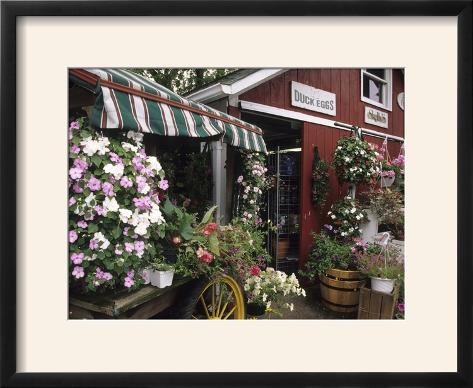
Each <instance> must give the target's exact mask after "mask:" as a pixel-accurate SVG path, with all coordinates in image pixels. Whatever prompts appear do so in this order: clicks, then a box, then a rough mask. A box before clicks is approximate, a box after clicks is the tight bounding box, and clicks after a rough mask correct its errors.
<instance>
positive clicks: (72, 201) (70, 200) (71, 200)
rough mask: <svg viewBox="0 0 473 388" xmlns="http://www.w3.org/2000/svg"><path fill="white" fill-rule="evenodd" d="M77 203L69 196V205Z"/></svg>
mask: <svg viewBox="0 0 473 388" xmlns="http://www.w3.org/2000/svg"><path fill="white" fill-rule="evenodd" d="M76 203H77V201H76V199H75V198H74V197H71V198H69V206H72V205H75V204H76Z"/></svg>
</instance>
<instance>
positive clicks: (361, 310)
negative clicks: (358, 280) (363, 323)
mask: <svg viewBox="0 0 473 388" xmlns="http://www.w3.org/2000/svg"><path fill="white" fill-rule="evenodd" d="M370 299H371V292H370V290H368V289H366V288H364V287H363V288H362V289H361V290H360V303H359V306H358V319H369V309H370Z"/></svg>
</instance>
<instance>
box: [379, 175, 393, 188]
mask: <svg viewBox="0 0 473 388" xmlns="http://www.w3.org/2000/svg"><path fill="white" fill-rule="evenodd" d="M395 178H396V177H395V176H383V177H381V187H390V186H392V184H393V183H394V179H395Z"/></svg>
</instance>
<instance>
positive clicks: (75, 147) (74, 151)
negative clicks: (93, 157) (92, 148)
mask: <svg viewBox="0 0 473 388" xmlns="http://www.w3.org/2000/svg"><path fill="white" fill-rule="evenodd" d="M79 152H80V147H79V146H78V145H77V144H73V145H72V146H71V154H78V153H79Z"/></svg>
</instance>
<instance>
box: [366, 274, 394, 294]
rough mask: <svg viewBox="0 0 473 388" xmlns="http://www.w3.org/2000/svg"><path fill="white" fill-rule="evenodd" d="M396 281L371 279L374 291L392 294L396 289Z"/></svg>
mask: <svg viewBox="0 0 473 388" xmlns="http://www.w3.org/2000/svg"><path fill="white" fill-rule="evenodd" d="M394 281H395V280H394V279H383V278H374V277H371V289H372V290H373V291H379V292H383V293H385V294H390V293H391V292H392V291H393V289H394Z"/></svg>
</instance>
